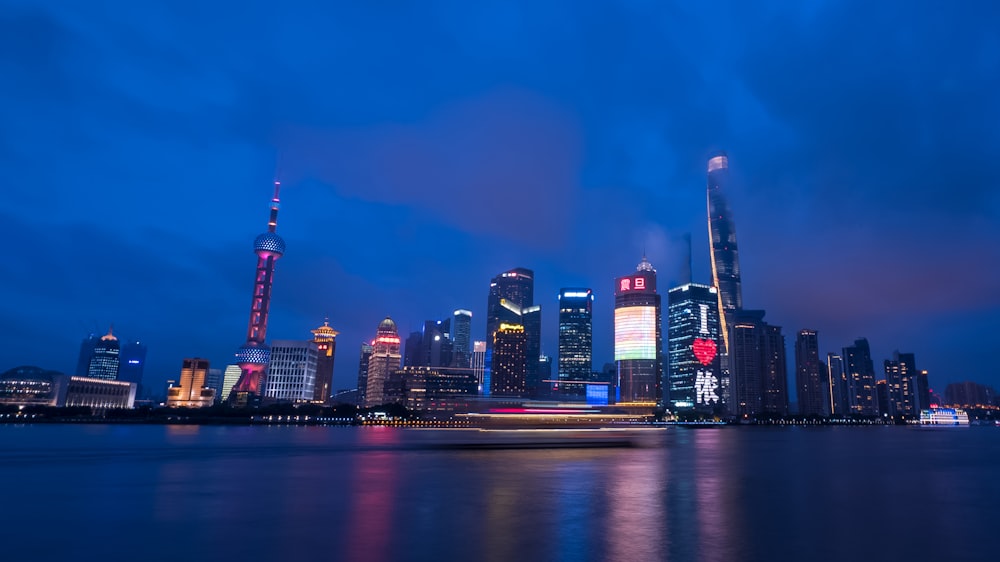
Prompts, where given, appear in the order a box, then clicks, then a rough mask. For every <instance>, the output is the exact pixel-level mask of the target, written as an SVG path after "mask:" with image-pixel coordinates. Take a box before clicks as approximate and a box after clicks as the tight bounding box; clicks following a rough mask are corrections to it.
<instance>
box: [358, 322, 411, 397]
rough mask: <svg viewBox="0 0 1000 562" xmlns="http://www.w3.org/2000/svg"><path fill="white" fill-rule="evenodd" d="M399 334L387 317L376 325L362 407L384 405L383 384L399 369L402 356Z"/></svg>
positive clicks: (393, 323)
mask: <svg viewBox="0 0 1000 562" xmlns="http://www.w3.org/2000/svg"><path fill="white" fill-rule="evenodd" d="M399 344H400V341H399V333H398V332H397V330H396V323H395V322H393V321H392V318H389V317H388V316H386V317H385V320H382V322H380V323H379V325H378V330H377V331H376V332H375V339H374V340H373V341H372V352H371V356H370V357H369V358H368V376H367V378H368V380H367V381H366V385H365V388H366V390H365V397H364V400H365V401H364V405H365V406H368V407H371V406H381V405H382V404H385V403H386V402H385V384H386V381H388V380H389V374H390V373H393V372H395V371H396V370H397V369H399V368H400V362H401V361H402V358H403V357H402V355H400V353H399V347H400V345H399Z"/></svg>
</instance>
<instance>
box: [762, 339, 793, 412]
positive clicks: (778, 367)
mask: <svg viewBox="0 0 1000 562" xmlns="http://www.w3.org/2000/svg"><path fill="white" fill-rule="evenodd" d="M761 351H762V353H763V360H762V362H761V364H762V365H763V367H764V372H763V376H762V378H761V382H762V383H763V384H764V387H763V389H762V390H763V397H762V403H761V409H762V410H763V413H764V414H765V415H770V416H787V415H788V358H787V356H786V353H785V336H784V335H783V334H782V333H781V327H780V326H772V325H771V324H766V323H765V324H764V339H763V341H762V342H761Z"/></svg>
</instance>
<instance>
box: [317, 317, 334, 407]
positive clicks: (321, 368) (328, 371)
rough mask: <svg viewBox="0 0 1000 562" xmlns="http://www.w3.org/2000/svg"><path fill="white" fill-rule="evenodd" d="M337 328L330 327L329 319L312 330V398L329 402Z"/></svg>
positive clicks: (331, 391)
mask: <svg viewBox="0 0 1000 562" xmlns="http://www.w3.org/2000/svg"><path fill="white" fill-rule="evenodd" d="M338 333H339V332H337V330H334V329H333V328H331V327H330V321H329V320H324V321H323V325H322V326H320V327H319V328H316V329H315V330H313V331H312V334H313V340H312V341H313V345H315V346H316V354H317V355H316V385H315V392H314V393H313V398H312V399H313V400H314V401H316V402H322V403H324V404H329V403H330V397H331V396H332V395H333V359H334V357H335V356H336V353H337V334H338Z"/></svg>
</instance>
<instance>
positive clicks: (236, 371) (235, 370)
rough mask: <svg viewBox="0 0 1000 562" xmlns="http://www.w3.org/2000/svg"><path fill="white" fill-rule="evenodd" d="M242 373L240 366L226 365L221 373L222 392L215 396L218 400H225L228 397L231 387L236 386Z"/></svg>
mask: <svg viewBox="0 0 1000 562" xmlns="http://www.w3.org/2000/svg"><path fill="white" fill-rule="evenodd" d="M242 372H243V370H242V369H240V366H239V365H237V364H235V363H232V364H229V365H226V369H225V370H224V371H223V372H222V391H221V392H220V393H219V394H217V395H216V397H217V398H218V399H220V400H225V399H226V397H227V396H229V394H230V393H231V392H232V391H233V387H234V386H236V382H237V381H239V380H240V374H241V373H242Z"/></svg>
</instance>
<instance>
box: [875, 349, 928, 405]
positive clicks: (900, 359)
mask: <svg viewBox="0 0 1000 562" xmlns="http://www.w3.org/2000/svg"><path fill="white" fill-rule="evenodd" d="M914 363H915V361H914V356H913V354H912V353H900V352H899V351H895V352H894V353H893V354H892V359H891V360H890V359H886V360H885V362H884V363H883V367H884V372H885V381H886V385H887V386H886V389H887V392H888V395H887V396H888V398H887V405H888V410H886V411H884V412H883V413H887V414H889V415H890V416H901V417H905V418H916V417H919V415H920V410H919V409H917V402H918V398H917V395H916V376H917V370H916V366H915V365H914Z"/></svg>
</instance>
